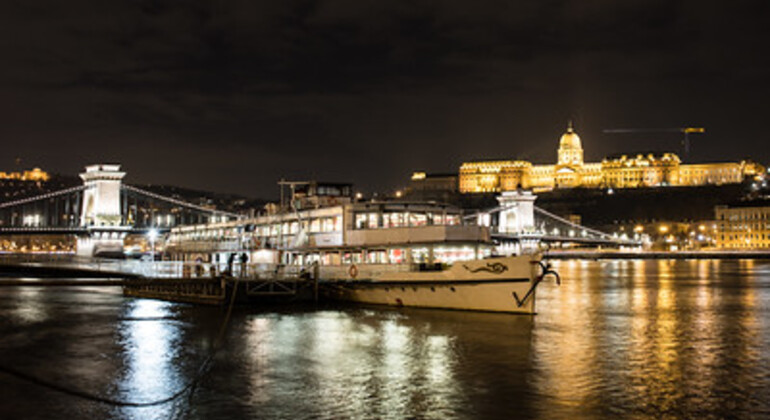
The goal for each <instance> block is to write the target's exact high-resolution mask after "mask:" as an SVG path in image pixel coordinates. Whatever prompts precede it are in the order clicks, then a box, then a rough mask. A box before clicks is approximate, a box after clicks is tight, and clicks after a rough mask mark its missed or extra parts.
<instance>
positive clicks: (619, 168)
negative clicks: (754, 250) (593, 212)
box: [459, 124, 765, 193]
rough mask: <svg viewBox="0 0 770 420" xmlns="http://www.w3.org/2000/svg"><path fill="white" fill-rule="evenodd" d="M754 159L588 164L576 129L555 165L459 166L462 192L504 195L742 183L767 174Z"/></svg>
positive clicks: (565, 138)
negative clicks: (578, 188) (684, 162)
mask: <svg viewBox="0 0 770 420" xmlns="http://www.w3.org/2000/svg"><path fill="white" fill-rule="evenodd" d="M764 171H765V168H764V167H763V166H762V165H759V164H757V163H754V162H751V161H741V162H724V163H702V164H683V163H682V162H681V160H680V159H679V156H677V155H676V154H674V153H662V154H658V155H656V154H637V155H636V156H628V155H620V156H616V157H608V158H605V159H604V160H602V161H601V162H596V163H586V162H583V147H582V144H581V141H580V137H579V136H578V135H577V133H576V132H575V130H574V129H573V128H572V124H570V125H569V127H568V128H567V132H566V133H564V135H562V136H561V139H560V140H559V149H558V158H557V162H556V164H555V165H533V164H532V163H531V162H528V161H524V160H499V161H483V162H466V163H463V164H462V166H461V167H460V174H459V190H460V192H462V193H480V192H501V191H512V190H516V189H518V188H523V189H531V190H534V191H546V190H552V189H557V188H575V187H583V188H639V187H657V186H698V185H709V184H713V185H721V184H732V183H740V182H742V181H743V180H744V179H745V178H746V177H753V176H758V175H760V174H762V173H763V172H764Z"/></svg>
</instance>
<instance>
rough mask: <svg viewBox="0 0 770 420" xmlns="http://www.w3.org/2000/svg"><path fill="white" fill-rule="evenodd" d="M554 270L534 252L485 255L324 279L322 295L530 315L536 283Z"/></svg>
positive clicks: (403, 304) (371, 301) (375, 302)
mask: <svg viewBox="0 0 770 420" xmlns="http://www.w3.org/2000/svg"><path fill="white" fill-rule="evenodd" d="M355 270H357V267H356V266H352V267H351V271H352V272H353V273H355ZM552 274H553V275H555V273H553V272H552V271H550V270H549V269H548V268H547V267H546V266H545V265H542V264H541V262H540V260H539V259H538V258H537V257H536V256H530V255H524V256H514V257H501V258H485V259H480V260H471V261H462V262H456V263H455V264H453V265H452V266H451V267H448V268H447V269H444V270H438V271H409V272H400V273H383V274H381V275H376V276H372V277H371V278H366V279H364V278H359V277H358V275H356V278H351V279H350V280H337V281H332V282H327V283H326V294H327V296H329V297H331V298H334V299H340V300H346V301H352V302H361V303H369V304H381V305H391V306H411V307H421V308H443V309H458V310H473V311H491V312H514V313H534V312H535V289H536V287H537V284H538V283H539V282H540V281H541V280H542V279H543V278H544V277H545V276H546V275H552ZM556 278H557V280H558V277H556Z"/></svg>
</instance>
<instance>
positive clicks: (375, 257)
mask: <svg viewBox="0 0 770 420" xmlns="http://www.w3.org/2000/svg"><path fill="white" fill-rule="evenodd" d="M366 262H367V263H369V264H387V257H386V254H385V250H383V249H376V250H369V251H367V252H366Z"/></svg>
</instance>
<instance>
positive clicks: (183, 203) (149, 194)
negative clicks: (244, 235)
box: [121, 184, 241, 218]
mask: <svg viewBox="0 0 770 420" xmlns="http://www.w3.org/2000/svg"><path fill="white" fill-rule="evenodd" d="M121 188H123V189H125V190H128V191H131V192H134V193H137V194H141V195H145V196H147V197H150V198H154V199H156V200H161V201H166V202H168V203H171V204H176V205H179V206H184V207H187V208H191V209H193V210H198V211H200V212H203V213H213V214H224V215H225V216H229V217H235V218H240V217H241V216H240V215H239V214H236V213H231V212H227V211H223V210H216V209H209V208H206V207H202V206H198V205H195V204H192V203H188V202H186V201H182V200H177V199H175V198H170V197H164V196H162V195H160V194H155V193H153V192H150V191H145V190H143V189H140V188H136V187H134V186H131V185H127V184H123V185H121Z"/></svg>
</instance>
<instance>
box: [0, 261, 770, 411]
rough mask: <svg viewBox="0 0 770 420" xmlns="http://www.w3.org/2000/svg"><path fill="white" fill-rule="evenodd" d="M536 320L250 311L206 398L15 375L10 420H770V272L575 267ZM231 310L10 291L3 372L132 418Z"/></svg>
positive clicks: (6, 407)
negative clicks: (6, 369)
mask: <svg viewBox="0 0 770 420" xmlns="http://www.w3.org/2000/svg"><path fill="white" fill-rule="evenodd" d="M555 265H556V267H557V269H558V270H559V271H560V272H561V274H562V277H563V284H562V286H561V287H556V286H555V285H553V284H549V283H544V284H543V285H542V286H541V288H540V289H539V291H538V303H537V305H538V311H539V314H538V315H536V316H534V317H530V316H516V315H498V314H484V313H463V312H452V311H438V310H409V309H403V310H398V309H388V308H379V307H362V306H320V307H314V306H312V305H311V306H303V307H278V308H276V307H273V308H267V309H261V310H260V309H255V308H245V307H240V308H237V309H236V311H235V313H234V314H233V318H232V320H231V324H230V327H229V329H228V331H227V336H226V346H225V347H224V349H223V350H221V351H220V352H219V353H217V357H216V359H215V361H214V363H213V365H212V370H211V371H210V373H209V374H208V375H206V376H205V377H204V379H203V380H202V382H201V383H200V384H199V385H198V386H197V388H196V389H195V392H194V394H192V396H191V397H187V396H185V397H183V398H180V399H178V400H175V401H173V402H171V403H168V404H164V405H160V406H155V407H147V408H137V407H112V406H109V405H105V404H101V403H95V402H90V401H86V400H82V399H78V398H75V397H71V396H68V395H64V394H62V393H59V392H55V391H52V390H49V389H46V388H43V387H40V386H38V385H35V384H31V383H28V382H25V381H22V380H19V379H17V378H15V377H12V376H9V375H7V374H2V373H0V418H2V419H22V418H25V419H32V418H41V419H42V418H50V419H80V418H94V419H96V418H116V419H123V418H126V419H145V418H148V419H167V418H191V419H242V418H256V419H339V418H378V419H379V418H384V419H387V418H393V419H401V418H435V419H447V418H460V419H465V418H469V419H475V418H485V419H486V418H537V419H593V418H597V419H598V418H634V419H636V418H639V419H643V418H656V419H657V418H770V262H764V261H752V260H744V261H711V260H704V261H666V260H660V261H658V260H656V261H561V262H556V264H555ZM223 316H224V310H223V309H221V308H208V307H196V306H192V305H186V304H177V303H166V302H161V301H155V300H146V299H130V298H124V297H123V296H122V295H121V294H120V292H119V290H117V289H110V288H85V287H74V288H73V287H69V288H63V287H56V288H46V289H41V288H32V287H23V288H21V287H20V288H0V365H2V366H4V367H11V368H13V369H17V370H20V371H23V372H25V373H28V374H31V375H34V376H37V377H40V378H45V379H46V380H49V381H51V382H54V383H56V384H59V385H63V386H66V387H68V388H73V389H78V390H82V391H85V392H88V393H92V394H95V395H100V396H103V397H107V398H112V399H120V400H127V401H137V402H141V401H151V400H156V399H162V398H165V397H167V396H169V395H171V394H173V393H175V392H176V391H177V390H179V389H181V388H182V387H183V386H184V385H185V384H187V383H188V382H189V381H190V379H191V378H192V377H194V376H195V374H196V371H197V370H198V368H199V366H200V364H201V362H202V361H203V359H204V358H205V357H206V355H207V354H209V352H210V349H211V346H212V343H213V342H214V340H215V337H216V335H217V332H218V330H219V327H220V323H221V321H222V319H223Z"/></svg>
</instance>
